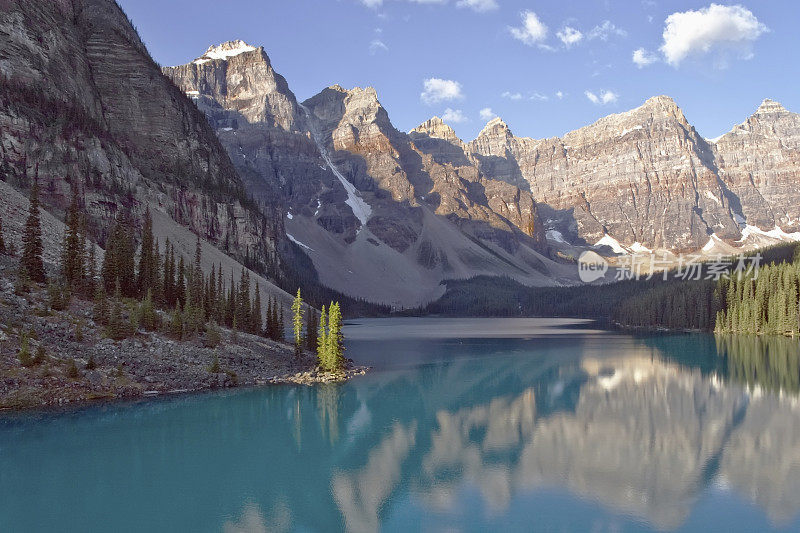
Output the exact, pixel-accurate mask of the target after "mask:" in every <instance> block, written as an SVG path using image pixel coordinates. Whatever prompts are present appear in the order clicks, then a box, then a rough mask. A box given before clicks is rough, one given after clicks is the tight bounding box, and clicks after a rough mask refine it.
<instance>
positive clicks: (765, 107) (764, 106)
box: [755, 98, 787, 115]
mask: <svg viewBox="0 0 800 533" xmlns="http://www.w3.org/2000/svg"><path fill="white" fill-rule="evenodd" d="M786 111H787V109H786V108H785V107H783V105H782V104H781V103H780V102H776V101H775V100H770V99H769V98H764V101H763V102H761V105H760V106H758V109H756V112H755V114H756V115H764V114H767V113H784V112H786Z"/></svg>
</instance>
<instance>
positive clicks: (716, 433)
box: [0, 319, 800, 532]
mask: <svg viewBox="0 0 800 533" xmlns="http://www.w3.org/2000/svg"><path fill="white" fill-rule="evenodd" d="M502 323H503V324H506V325H507V324H508V321H503V322H502ZM404 324H405V325H411V324H414V325H415V327H416V328H418V329H417V331H418V332H420V334H419V335H410V336H403V331H404V328H403V325H404ZM453 324H456V323H454V322H450V323H448V322H436V321H432V322H431V321H428V322H427V323H426V324H425V325H422V324H419V323H414V322H412V321H410V319H405V320H400V321H363V322H362V323H360V325H356V326H350V327H349V333H352V339H353V340H352V341H351V342H350V345H349V355H350V356H351V357H354V358H355V359H356V360H358V361H359V362H361V361H371V362H373V363H375V364H378V363H381V364H380V365H379V366H381V368H379V369H377V370H376V371H375V372H373V373H372V374H370V375H368V376H366V377H365V378H363V379H358V380H355V381H352V382H350V383H347V384H343V385H326V386H322V387H315V388H311V387H289V386H287V387H272V388H268V389H261V390H253V391H245V392H237V393H221V394H216V395H209V396H199V397H187V398H182V399H179V400H171V401H164V402H158V403H153V404H141V405H135V406H112V407H104V408H98V409H90V410H87V411H85V412H81V413H77V414H71V415H65V416H49V415H48V416H43V417H38V418H32V417H15V418H10V419H7V420H6V421H5V422H4V423H2V424H0V482H1V483H0V530H8V531H16V530H31V529H37V527H36V526H39V528H47V526H48V525H56V524H59V523H65V522H64V521H65V520H68V522H66V523H70V524H75V526H76V528H75V529H76V530H81V531H90V530H98V527H97V524H103V525H104V526H110V525H116V524H120V525H121V526H122V527H121V528H116V527H115V528H113V529H115V530H125V529H126V527H125V524H128V526H127V528H128V529H139V530H141V529H146V528H147V527H148V526H150V527H151V529H162V530H163V529H172V530H193V531H205V530H209V531H220V530H223V531H226V532H228V531H230V532H239V531H292V530H298V529H299V530H314V531H324V530H339V529H347V530H350V531H375V530H379V529H382V530H390V531H401V530H418V529H425V530H440V529H449V530H487V529H495V530H496V529H503V530H517V531H530V530H535V529H546V530H550V529H558V530H562V529H563V530H588V529H592V528H595V529H601V530H602V529H621V530H625V531H627V530H637V531H639V530H650V529H657V530H675V529H683V530H700V529H703V530H709V524H711V525H712V527H711V530H714V529H720V530H748V529H749V530H752V529H784V528H785V529H795V528H797V527H798V525H800V521H799V520H798V514H800V410H799V409H800V408H799V407H798V381H799V380H800V370H799V369H800V367H799V366H798V359H799V358H800V349H799V348H798V343H797V341H796V340H791V339H783V338H773V339H764V338H756V337H714V336H710V335H672V336H639V337H633V336H628V335H620V334H614V333H607V332H601V331H597V330H588V329H586V328H584V329H577V330H574V329H573V330H570V332H569V334H566V335H565V334H564V328H562V327H561V325H560V323H559V322H550V323H547V325H546V327H544V328H543V329H540V330H539V331H538V332H537V334H536V335H534V336H532V337H531V336H530V335H528V334H523V335H519V336H514V335H513V334H510V333H509V331H508V330H507V329H502V328H501V329H502V331H503V332H504V333H503V336H501V338H491V336H484V335H483V334H482V332H484V331H489V332H490V331H491V330H492V329H497V328H495V327H494V325H492V323H491V322H488V323H487V322H486V321H484V322H481V323H478V322H472V323H469V322H466V323H465V322H458V323H457V325H458V327H459V328H461V329H463V330H472V331H474V332H475V336H474V337H472V338H469V337H467V336H464V335H463V334H460V335H459V336H458V337H455V336H452V335H448V334H446V333H445V334H442V335H438V336H437V335H435V334H434V333H432V331H435V328H437V327H438V328H439V330H440V331H445V330H446V331H451V328H450V327H449V326H450V325H453ZM487 324H488V326H487ZM497 324H499V322H498V323H495V325H497ZM516 324H517V326H520V327H521V329H522V330H523V332H529V331H530V329H531V328H530V327H529V326H530V322H522V323H519V322H517V323H516ZM538 324H539V325H540V326H541V324H542V323H541V322H539V323H538ZM393 327H394V328H396V330H394V332H392V331H393V330H392V328H393ZM428 327H430V328H434V329H431V330H427V329H425V328H428ZM370 328H373V329H370ZM548 328H549V329H550V331H548ZM461 329H460V330H461ZM512 329H513V328H512ZM367 330H369V331H367ZM423 330H424V333H423ZM460 330H459V331H460ZM376 331H378V332H380V334H377V335H376V334H375V332H376ZM556 333H557V334H556ZM394 337H396V338H394ZM400 337H402V339H401V338H400ZM409 337H412V338H409ZM412 349H413V350H415V351H414V353H413V354H412V355H411V357H406V356H405V354H410V353H411V352H410V350H412ZM409 360H411V361H415V362H414V363H409ZM103 487H106V488H108V487H124V488H125V494H126V497H125V499H124V501H122V500H121V499H120V498H115V497H114V491H111V493H109V491H107V490H104V489H103ZM30 494H37V498H36V501H29V500H27V499H26V495H30ZM117 496H119V494H117ZM42 501H47V502H48V506H46V507H44V508H42V507H40V506H37V505H35V504H36V502H42ZM131 504H132V505H134V507H131ZM137 505H138V506H137ZM130 524H136V526H137V527H131V526H130ZM24 526H31V527H24ZM140 526H141V527H140Z"/></svg>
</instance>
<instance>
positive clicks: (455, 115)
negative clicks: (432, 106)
mask: <svg viewBox="0 0 800 533" xmlns="http://www.w3.org/2000/svg"><path fill="white" fill-rule="evenodd" d="M442 120H443V121H445V122H450V123H452V124H461V123H462V122H466V121H467V120H469V119H467V116H466V115H465V114H464V113H463V112H462V111H461V110H460V109H450V108H449V107H448V108H447V109H445V110H444V113H442Z"/></svg>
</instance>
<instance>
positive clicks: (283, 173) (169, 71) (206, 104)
mask: <svg viewBox="0 0 800 533" xmlns="http://www.w3.org/2000/svg"><path fill="white" fill-rule="evenodd" d="M163 71H164V73H165V74H166V75H167V76H168V77H170V78H171V79H172V80H173V81H174V82H175V83H176V85H178V86H179V87H180V88H181V89H183V91H184V92H185V93H186V94H187V95H189V96H190V97H192V98H193V99H194V100H195V101H196V103H197V105H198V108H200V109H201V110H203V111H204V112H205V113H206V115H207V116H208V118H209V121H210V123H211V125H212V126H213V127H214V128H215V130H216V131H217V133H218V135H219V138H220V140H221V142H222V144H223V145H224V146H225V147H226V148H227V150H228V153H229V154H230V156H231V159H232V161H233V162H234V165H236V167H237V168H238V169H239V171H240V174H241V175H242V176H244V177H245V178H244V179H245V181H246V183H247V184H248V185H249V186H250V189H251V191H253V194H254V196H255V198H257V199H258V201H259V202H260V203H262V205H269V206H277V205H280V206H282V207H283V208H284V209H285V213H286V214H285V220H284V224H285V227H286V231H287V234H288V236H289V238H290V239H292V240H293V241H295V242H296V243H298V245H299V246H301V248H302V249H303V250H304V251H305V252H306V253H307V254H308V255H309V257H310V258H311V259H312V261H313V262H314V265H315V267H316V270H317V271H318V272H319V274H320V280H321V281H322V282H323V283H325V284H326V285H328V286H330V287H333V288H335V289H337V290H339V291H341V292H344V293H347V294H350V295H353V296H357V297H361V298H364V299H369V300H373V301H380V302H384V303H389V304H392V305H396V306H410V305H418V304H420V303H423V302H425V301H429V300H430V299H431V298H435V297H436V296H437V295H438V294H441V292H442V290H443V287H441V286H440V283H441V281H442V280H444V279H448V278H464V277H472V276H475V275H480V274H489V275H505V276H509V277H512V278H514V279H517V280H519V281H522V282H525V283H528V284H531V283H533V284H539V285H550V284H553V283H555V281H554V279H555V278H558V277H564V278H568V277H569V274H568V273H567V269H565V268H564V266H563V265H559V264H558V263H556V262H554V261H552V260H550V259H549V258H548V247H547V243H546V238H545V233H544V225H543V224H542V222H541V219H540V217H539V211H538V206H537V204H536V202H535V201H534V200H533V197H532V196H531V195H530V193H529V192H527V191H524V190H520V189H519V187H517V186H515V185H512V184H509V183H506V182H503V181H500V180H492V179H487V178H486V176H484V175H483V174H482V173H481V172H480V171H479V170H478V169H477V168H476V166H475V165H474V164H472V162H471V161H470V160H469V159H468V158H467V157H466V156H465V155H464V153H463V152H460V151H458V150H454V149H453V148H452V146H451V144H450V140H452V139H455V133H454V132H453V130H452V129H450V128H449V126H447V125H445V124H444V123H442V121H441V120H439V119H435V120H433V121H431V122H429V123H427V124H426V125H423V126H422V127H420V128H418V129H416V130H415V131H413V132H411V133H410V134H406V133H403V132H400V131H398V130H397V129H396V128H395V127H394V126H393V125H392V123H391V121H390V119H389V115H388V113H387V111H386V110H385V109H384V108H383V106H382V105H381V103H380V101H379V100H378V96H377V94H376V92H375V90H374V89H372V88H366V89H361V88H355V89H352V90H345V89H343V88H341V87H339V86H332V87H328V88H327V89H324V90H323V91H322V92H320V93H319V94H317V95H316V96H314V97H312V98H310V99H308V100H307V101H305V102H303V103H300V102H298V101H297V99H296V97H295V96H294V94H293V93H292V92H291V90H290V89H289V87H288V84H287V82H286V80H285V79H284V78H283V77H282V76H280V75H279V74H278V73H276V72H275V71H274V69H273V68H272V65H271V62H270V59H269V57H268V56H267V54H266V53H265V52H264V50H263V48H257V47H254V46H251V45H248V44H246V43H244V42H241V41H231V42H228V43H223V44H222V45H219V46H215V47H211V48H209V50H208V51H207V52H206V53H205V54H204V55H202V56H200V57H199V58H197V59H196V60H194V61H193V62H191V63H189V64H187V65H182V66H178V67H166V68H164V69H163Z"/></svg>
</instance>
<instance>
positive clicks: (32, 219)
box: [21, 179, 47, 283]
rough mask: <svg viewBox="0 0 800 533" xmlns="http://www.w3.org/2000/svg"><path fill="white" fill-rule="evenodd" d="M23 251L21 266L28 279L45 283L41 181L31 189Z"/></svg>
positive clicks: (36, 181) (36, 180) (35, 182)
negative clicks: (40, 198)
mask: <svg viewBox="0 0 800 533" xmlns="http://www.w3.org/2000/svg"><path fill="white" fill-rule="evenodd" d="M22 243H23V251H22V261H21V266H22V267H23V268H25V270H26V271H27V273H28V277H29V278H30V279H31V280H32V281H35V282H38V283H44V282H45V281H47V276H46V275H45V273H44V262H43V261H42V250H43V246H42V225H41V221H40V219H39V180H38V179H34V181H33V187H32V188H31V198H30V206H29V208H28V219H27V220H26V221H25V233H24V234H23V235H22Z"/></svg>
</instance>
